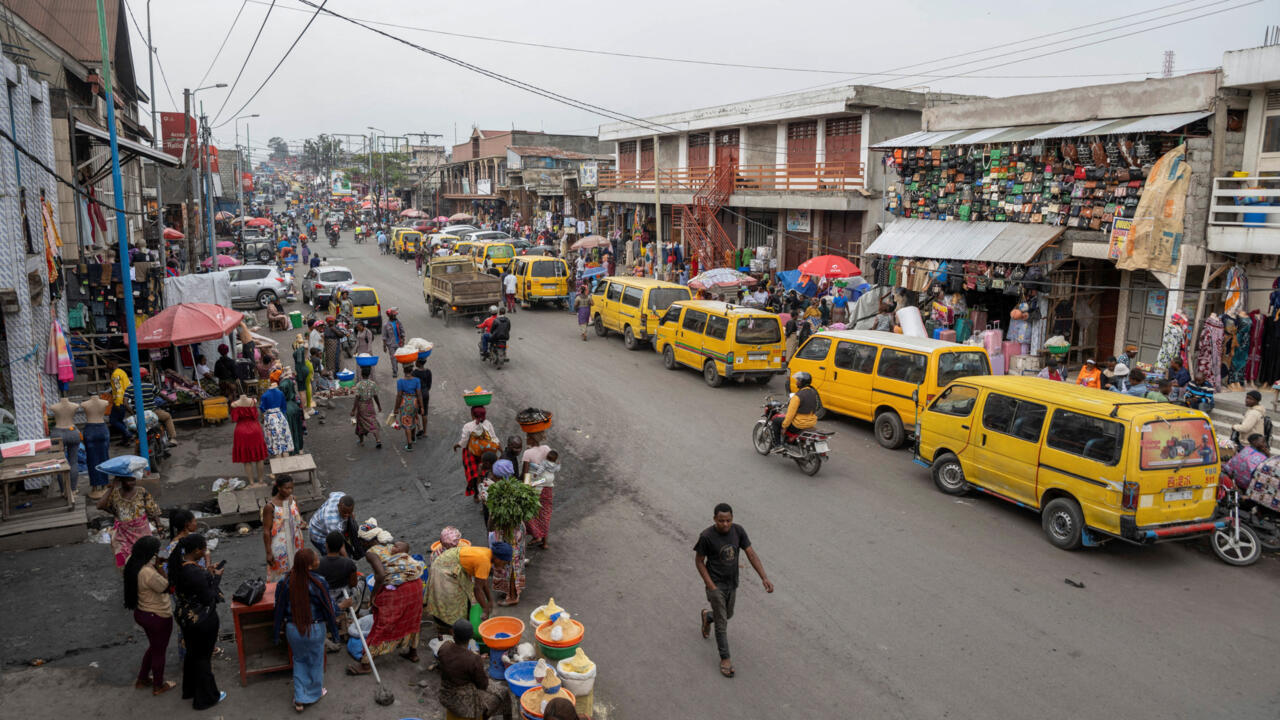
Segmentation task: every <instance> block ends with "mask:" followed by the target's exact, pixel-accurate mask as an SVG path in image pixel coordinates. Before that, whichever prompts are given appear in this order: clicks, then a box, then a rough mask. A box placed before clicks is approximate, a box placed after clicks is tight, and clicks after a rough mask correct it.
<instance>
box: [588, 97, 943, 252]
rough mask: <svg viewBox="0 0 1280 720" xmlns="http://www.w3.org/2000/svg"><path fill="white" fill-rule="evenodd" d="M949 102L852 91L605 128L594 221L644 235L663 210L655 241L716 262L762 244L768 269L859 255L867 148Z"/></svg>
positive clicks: (872, 211)
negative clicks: (611, 160)
mask: <svg viewBox="0 0 1280 720" xmlns="http://www.w3.org/2000/svg"><path fill="white" fill-rule="evenodd" d="M958 97H961V96H951V95H936V94H932V95H926V94H923V93H916V92H908V91H904V90H889V89H886V88H879V87H873V86H868V85H851V86H845V87H838V88H830V89H826V90H816V91H810V92H802V93H795V94H790V95H780V96H775V97H767V98H761V99H758V100H747V101H743V102H738V103H730V104H728V105H719V106H715V107H707V108H699V109H696V110H687V111H683V112H677V113H670V114H667V115H659V116H655V117H650V118H645V119H644V120H643V121H642V122H637V123H625V122H623V123H610V124H606V125H602V126H601V127H600V139H601V141H603V142H607V143H610V144H611V146H612V149H613V150H614V154H615V158H616V163H617V169H616V170H615V171H612V172H602V173H601V174H600V192H599V196H598V197H599V201H600V205H601V207H600V214H601V226H602V227H606V228H609V229H610V230H611V231H612V232H613V233H614V234H615V235H623V236H627V237H632V236H637V235H639V234H640V232H641V231H647V232H648V233H649V234H650V236H651V237H652V236H653V235H655V234H656V233H657V231H658V224H657V222H658V220H657V218H658V212H657V209H656V208H658V207H661V231H662V233H661V235H662V238H663V240H664V241H668V240H672V239H675V240H677V241H680V242H681V243H683V244H684V245H686V246H688V247H687V249H686V253H692V254H694V255H698V254H705V255H708V257H709V256H711V255H714V258H715V261H714V263H713V264H714V265H723V264H724V262H722V254H723V253H725V252H727V251H731V250H743V249H747V250H751V251H753V252H754V251H755V250H756V248H760V247H767V248H770V249H771V250H770V251H769V252H768V255H769V256H770V257H771V258H772V259H773V261H774V265H775V267H776V268H777V269H785V268H793V267H795V266H796V265H797V264H799V263H800V262H802V261H803V260H805V259H807V258H809V257H811V256H814V255H819V254H824V253H832V254H836V255H846V256H849V257H853V258H855V259H856V258H859V257H860V256H861V253H862V247H863V244H864V242H865V241H866V240H867V239H868V238H869V237H872V236H873V235H874V229H875V225H876V223H877V222H879V221H880V215H881V212H880V206H881V203H880V201H879V199H878V198H879V195H880V191H881V189H882V187H883V185H884V175H883V173H882V171H881V169H880V168H879V167H878V166H877V165H875V164H874V163H869V162H867V160H868V147H869V145H870V144H874V143H875V142H877V141H879V140H884V139H887V138H891V137H894V136H895V135H901V134H903V133H905V132H907V131H909V130H914V129H917V128H919V123H920V112H921V111H922V110H923V109H924V108H925V107H926V106H927V105H928V104H929V103H931V102H938V101H945V100H951V99H956V98H958ZM655 191H656V192H655ZM707 195H710V196H711V199H712V200H719V199H721V198H722V199H723V201H722V202H719V203H718V205H717V203H716V202H712V203H710V204H708V203H707V202H705V200H706V199H707V198H706V197H704V196H707ZM695 198H697V201H695ZM700 208H702V209H700ZM707 208H710V209H707ZM707 262H708V261H704V267H706V266H708V265H707Z"/></svg>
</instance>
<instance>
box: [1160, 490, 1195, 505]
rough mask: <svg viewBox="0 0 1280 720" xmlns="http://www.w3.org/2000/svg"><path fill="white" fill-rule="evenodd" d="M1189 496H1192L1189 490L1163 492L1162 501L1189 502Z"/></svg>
mask: <svg viewBox="0 0 1280 720" xmlns="http://www.w3.org/2000/svg"><path fill="white" fill-rule="evenodd" d="M1191 495H1192V491H1191V490H1165V491H1164V501H1165V502H1178V501H1179V500H1190V499H1191Z"/></svg>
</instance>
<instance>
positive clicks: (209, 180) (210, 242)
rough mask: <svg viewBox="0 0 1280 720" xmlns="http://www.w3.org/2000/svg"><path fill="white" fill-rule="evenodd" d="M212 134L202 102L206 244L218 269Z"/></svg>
mask: <svg viewBox="0 0 1280 720" xmlns="http://www.w3.org/2000/svg"><path fill="white" fill-rule="evenodd" d="M211 134H212V130H210V128H209V117H208V116H207V115H205V114H204V103H203V102H202V103H200V136H201V138H202V142H201V144H200V148H201V154H200V158H201V161H202V162H203V163H204V187H205V198H206V200H207V202H206V203H205V205H204V216H205V222H206V227H207V228H208V230H209V233H208V236H207V239H206V243H205V244H206V246H207V249H208V251H209V258H210V260H209V262H210V269H211V270H217V269H218V268H217V267H216V266H215V265H213V262H214V260H213V257H214V256H215V255H217V252H216V250H215V249H214V235H213V158H211V157H210V156H209V137H210V135H211Z"/></svg>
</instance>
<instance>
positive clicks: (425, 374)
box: [413, 367, 431, 400]
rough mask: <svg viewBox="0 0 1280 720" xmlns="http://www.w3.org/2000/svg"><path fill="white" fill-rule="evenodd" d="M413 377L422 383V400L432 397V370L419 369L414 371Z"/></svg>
mask: <svg viewBox="0 0 1280 720" xmlns="http://www.w3.org/2000/svg"><path fill="white" fill-rule="evenodd" d="M413 376H414V377H416V378H418V381H419V382H421V383H422V399H423V400H425V399H427V398H428V397H430V396H431V370H430V369H428V368H424V367H423V368H418V369H416V370H414V371H413Z"/></svg>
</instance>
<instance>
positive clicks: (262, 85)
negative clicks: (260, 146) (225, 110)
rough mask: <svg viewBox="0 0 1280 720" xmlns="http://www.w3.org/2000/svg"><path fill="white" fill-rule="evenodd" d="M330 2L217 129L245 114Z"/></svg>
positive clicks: (314, 15) (323, 4)
mask: <svg viewBox="0 0 1280 720" xmlns="http://www.w3.org/2000/svg"><path fill="white" fill-rule="evenodd" d="M246 2H247V0H246ZM328 2H329V0H323V2H321V3H320V6H319V7H317V8H316V11H315V13H314V14H312V16H311V19H310V20H308V21H307V24H306V25H304V26H302V32H300V33H298V37H296V38H294V39H293V44H292V45H290V46H289V49H288V50H285V51H284V56H283V57H281V58H280V62H278V63H276V66H275V67H273V68H271V72H270V73H269V74H268V75H267V77H266V79H265V80H263V81H262V84H261V85H259V86H258V89H257V90H254V91H253V94H252V95H250V96H249V99H248V100H246V101H245V102H244V105H241V106H240V109H239V110H236V111H235V112H233V113H231V119H228V120H224V121H223V122H222V123H221V124H220V125H217V126H216V127H222V126H223V125H226V124H227V123H229V122H231V120H234V119H235V118H236V117H238V116H239V115H240V113H242V112H244V109H245V108H247V107H249V103H251V102H253V99H254V98H256V97H258V93H260V92H262V90H263V88H265V87H266V86H267V83H269V82H271V78H273V77H275V75H276V71H277V70H279V69H280V66H281V65H283V64H284V61H285V60H287V59H288V58H289V54H290V53H292V52H293V49H294V48H296V47H298V42H299V41H301V40H302V36H303V35H306V34H307V30H309V29H310V28H311V23H313V22H315V21H316V18H317V17H319V16H320V11H321V10H324V6H325V4H327V3H328ZM308 4H310V3H308Z"/></svg>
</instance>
